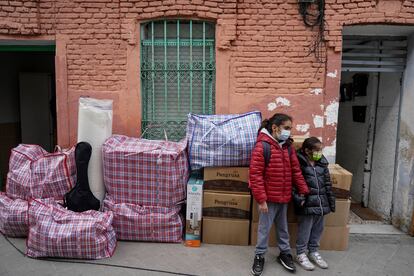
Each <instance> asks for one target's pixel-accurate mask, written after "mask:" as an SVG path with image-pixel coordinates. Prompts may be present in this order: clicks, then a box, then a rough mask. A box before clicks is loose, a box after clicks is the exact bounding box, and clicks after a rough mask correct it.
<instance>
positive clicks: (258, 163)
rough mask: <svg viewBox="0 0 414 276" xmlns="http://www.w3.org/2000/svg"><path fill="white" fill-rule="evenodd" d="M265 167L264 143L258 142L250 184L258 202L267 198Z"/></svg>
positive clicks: (252, 158) (250, 169) (251, 167)
mask: <svg viewBox="0 0 414 276" xmlns="http://www.w3.org/2000/svg"><path fill="white" fill-rule="evenodd" d="M265 169H266V168H265V160H264V156H263V145H262V143H259V142H258V143H256V146H255V147H254V149H253V152H252V157H251V160H250V168H249V186H250V189H251V190H252V194H253V197H254V199H255V200H256V201H257V202H258V203H263V202H265V201H266V200H267V195H266V189H265V182H264V172H265Z"/></svg>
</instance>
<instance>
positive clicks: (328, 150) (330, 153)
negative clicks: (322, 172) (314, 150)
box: [322, 139, 336, 163]
mask: <svg viewBox="0 0 414 276" xmlns="http://www.w3.org/2000/svg"><path fill="white" fill-rule="evenodd" d="M322 152H323V155H325V157H326V159H328V162H329V163H334V162H335V155H336V139H335V140H333V141H332V144H331V145H330V146H326V147H324V148H323V150H322Z"/></svg>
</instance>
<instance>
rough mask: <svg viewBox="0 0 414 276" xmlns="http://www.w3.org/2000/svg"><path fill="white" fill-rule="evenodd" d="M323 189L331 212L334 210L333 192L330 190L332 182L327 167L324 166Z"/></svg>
mask: <svg viewBox="0 0 414 276" xmlns="http://www.w3.org/2000/svg"><path fill="white" fill-rule="evenodd" d="M325 189H326V195H327V197H328V201H329V207H330V208H331V211H332V212H335V199H336V198H335V194H334V192H333V191H332V182H331V175H330V174H329V169H328V167H326V168H325Z"/></svg>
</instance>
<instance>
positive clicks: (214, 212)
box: [203, 191, 251, 219]
mask: <svg viewBox="0 0 414 276" xmlns="http://www.w3.org/2000/svg"><path fill="white" fill-rule="evenodd" d="M250 201H251V196H250V195H245V194H231V193H216V192H209V191H205V192H204V198H203V215H204V216H207V217H224V218H237V219H250Z"/></svg>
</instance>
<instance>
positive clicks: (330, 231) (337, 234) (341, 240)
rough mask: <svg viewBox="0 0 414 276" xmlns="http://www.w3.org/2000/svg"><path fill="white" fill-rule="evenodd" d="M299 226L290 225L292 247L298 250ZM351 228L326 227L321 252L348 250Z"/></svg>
mask: <svg viewBox="0 0 414 276" xmlns="http://www.w3.org/2000/svg"><path fill="white" fill-rule="evenodd" d="M297 233H298V225H297V224H296V223H289V235H290V246H291V247H292V248H296V239H297ZM348 241H349V226H347V225H346V226H325V228H324V230H323V234H322V237H321V241H320V250H333V251H344V250H347V249H348Z"/></svg>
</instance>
